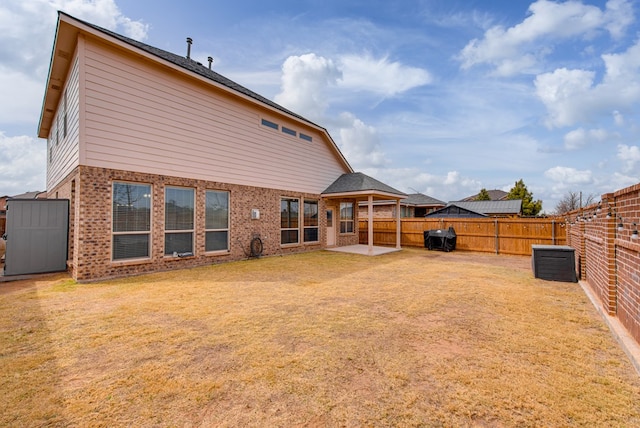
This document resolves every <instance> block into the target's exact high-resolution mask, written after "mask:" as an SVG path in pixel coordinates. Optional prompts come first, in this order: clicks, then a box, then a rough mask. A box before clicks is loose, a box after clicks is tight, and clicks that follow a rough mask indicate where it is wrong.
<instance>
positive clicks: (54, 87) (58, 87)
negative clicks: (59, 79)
mask: <svg viewBox="0 0 640 428" xmlns="http://www.w3.org/2000/svg"><path fill="white" fill-rule="evenodd" d="M51 89H53V90H56V91H59V90H60V86H58V85H51Z"/></svg>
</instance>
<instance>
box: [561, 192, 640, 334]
mask: <svg viewBox="0 0 640 428" xmlns="http://www.w3.org/2000/svg"><path fill="white" fill-rule="evenodd" d="M598 208H600V211H598ZM594 214H595V217H594ZM621 218H622V220H621ZM620 223H622V230H618V225H619V224H620ZM633 223H636V226H634V225H633ZM639 223H640V183H639V184H636V185H634V186H631V187H627V188H625V189H621V190H618V191H616V192H615V193H607V194H604V195H602V197H601V202H600V206H599V207H598V206H597V205H591V206H588V207H585V208H584V209H582V210H577V211H574V212H571V213H569V214H568V227H567V242H568V245H570V246H572V247H573V248H574V249H575V253H576V266H577V270H578V275H579V278H580V279H581V280H583V281H585V282H586V283H587V284H588V285H589V287H590V288H591V289H592V290H593V292H594V294H595V295H596V296H597V297H598V299H599V300H600V302H601V304H602V306H603V308H604V309H605V310H606V311H607V312H608V313H609V314H610V315H615V316H617V317H618V319H619V320H620V322H621V323H622V325H624V326H625V328H626V329H627V330H628V331H629V333H631V335H632V336H633V337H634V338H635V340H636V341H637V342H639V343H640V239H631V237H632V234H633V231H634V230H637V227H638V226H637V224H639Z"/></svg>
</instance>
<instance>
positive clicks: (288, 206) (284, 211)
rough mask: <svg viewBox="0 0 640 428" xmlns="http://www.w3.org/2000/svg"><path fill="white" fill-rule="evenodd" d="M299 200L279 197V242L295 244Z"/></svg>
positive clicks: (297, 239)
mask: <svg viewBox="0 0 640 428" xmlns="http://www.w3.org/2000/svg"><path fill="white" fill-rule="evenodd" d="M299 216H300V200H299V199H294V198H282V199H280V243H281V244H283V245H285V244H297V243H298V242H300V239H299Z"/></svg>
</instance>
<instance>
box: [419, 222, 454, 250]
mask: <svg viewBox="0 0 640 428" xmlns="http://www.w3.org/2000/svg"><path fill="white" fill-rule="evenodd" d="M424 247H425V248H428V249H429V250H443V251H447V252H448V251H452V250H455V249H456V231H455V230H454V229H453V227H449V229H432V230H425V231H424Z"/></svg>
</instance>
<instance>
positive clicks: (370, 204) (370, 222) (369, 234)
mask: <svg viewBox="0 0 640 428" xmlns="http://www.w3.org/2000/svg"><path fill="white" fill-rule="evenodd" d="M367 215H368V220H367V226H368V229H369V230H367V244H368V245H369V250H368V251H369V255H370V256H372V255H373V195H369V200H368V201H367Z"/></svg>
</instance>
